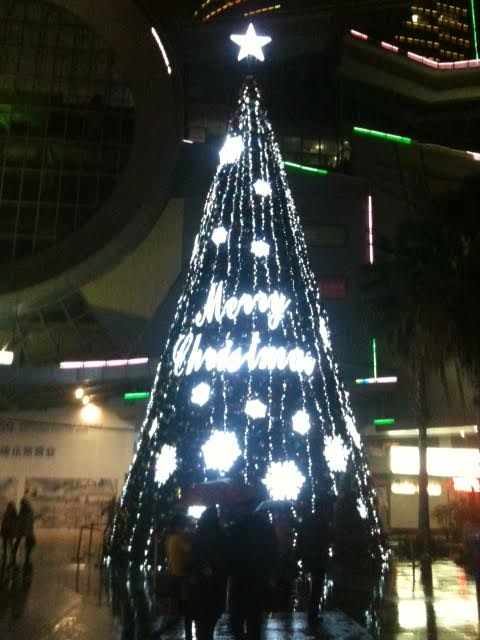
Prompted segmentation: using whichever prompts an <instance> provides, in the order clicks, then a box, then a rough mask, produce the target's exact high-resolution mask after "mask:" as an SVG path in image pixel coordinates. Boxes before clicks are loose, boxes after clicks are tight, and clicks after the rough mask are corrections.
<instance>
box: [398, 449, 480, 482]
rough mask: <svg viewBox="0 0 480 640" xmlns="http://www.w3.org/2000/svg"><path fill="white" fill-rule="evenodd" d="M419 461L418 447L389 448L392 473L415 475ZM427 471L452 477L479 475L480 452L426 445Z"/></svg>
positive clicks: (435, 474) (434, 474) (430, 473)
mask: <svg viewBox="0 0 480 640" xmlns="http://www.w3.org/2000/svg"><path fill="white" fill-rule="evenodd" d="M419 468H420V462H419V452H418V447H401V446H397V445H395V446H393V447H391V448H390V470H391V472H392V473H396V474H402V475H412V476H416V475H418V473H419ZM427 472H428V474H429V475H430V476H439V477H443V478H454V477H462V476H470V477H473V478H475V477H480V452H479V450H478V449H453V448H452V447H428V449H427Z"/></svg>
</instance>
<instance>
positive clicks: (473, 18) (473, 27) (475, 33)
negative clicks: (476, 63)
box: [470, 0, 478, 60]
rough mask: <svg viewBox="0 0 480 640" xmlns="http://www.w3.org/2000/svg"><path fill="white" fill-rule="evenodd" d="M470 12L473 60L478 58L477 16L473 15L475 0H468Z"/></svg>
mask: <svg viewBox="0 0 480 640" xmlns="http://www.w3.org/2000/svg"><path fill="white" fill-rule="evenodd" d="M470 6H471V12H472V31H473V44H474V46H475V60H478V42H477V18H476V16H475V0H470Z"/></svg>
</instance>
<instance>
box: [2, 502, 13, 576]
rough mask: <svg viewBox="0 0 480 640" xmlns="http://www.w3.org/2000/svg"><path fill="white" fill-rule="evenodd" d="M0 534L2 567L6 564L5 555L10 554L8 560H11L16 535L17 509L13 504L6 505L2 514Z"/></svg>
mask: <svg viewBox="0 0 480 640" xmlns="http://www.w3.org/2000/svg"><path fill="white" fill-rule="evenodd" d="M0 533H1V536H2V543H3V556H2V566H5V565H6V563H7V554H8V553H10V559H11V560H13V558H14V555H13V548H14V543H15V536H16V534H17V509H16V507H15V505H14V503H13V502H9V503H8V504H7V508H6V509H5V513H4V514H3V518H2V524H1V529H0Z"/></svg>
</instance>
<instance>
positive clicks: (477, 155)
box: [467, 151, 480, 162]
mask: <svg viewBox="0 0 480 640" xmlns="http://www.w3.org/2000/svg"><path fill="white" fill-rule="evenodd" d="M467 153H468V155H469V156H472V158H473V159H474V160H476V161H477V162H479V161H480V153H476V152H475V151H467Z"/></svg>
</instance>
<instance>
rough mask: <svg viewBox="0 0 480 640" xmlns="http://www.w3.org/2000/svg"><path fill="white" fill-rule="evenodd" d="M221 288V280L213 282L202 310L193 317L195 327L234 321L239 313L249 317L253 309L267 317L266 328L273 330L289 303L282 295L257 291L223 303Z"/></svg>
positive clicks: (234, 297) (233, 297)
mask: <svg viewBox="0 0 480 640" xmlns="http://www.w3.org/2000/svg"><path fill="white" fill-rule="evenodd" d="M223 287H224V285H223V280H220V282H214V283H213V284H212V286H211V287H210V291H209V292H208V297H207V301H206V303H205V306H204V308H203V310H202V311H199V312H198V313H197V314H196V316H195V324H196V325H197V327H203V325H204V324H205V323H207V324H210V323H211V322H212V321H213V319H215V320H216V321H217V322H221V321H222V320H223V318H225V317H227V318H228V319H229V320H235V319H236V318H237V316H238V314H239V313H240V312H241V311H243V313H244V314H245V315H247V316H249V315H251V313H252V312H253V310H254V309H258V311H259V313H265V314H266V315H267V318H268V326H269V328H270V329H272V330H273V329H276V328H277V327H278V325H279V324H280V322H281V321H282V318H283V316H284V315H285V311H286V310H287V309H288V307H289V305H290V302H291V300H288V299H287V297H286V296H285V295H284V294H283V293H278V292H276V291H274V292H273V293H270V294H269V295H267V294H266V293H264V292H263V291H259V292H258V293H256V294H255V295H253V296H252V295H250V294H249V293H244V294H243V295H241V296H240V297H239V298H237V297H236V296H232V297H231V298H228V299H227V300H225V301H224V299H223Z"/></svg>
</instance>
